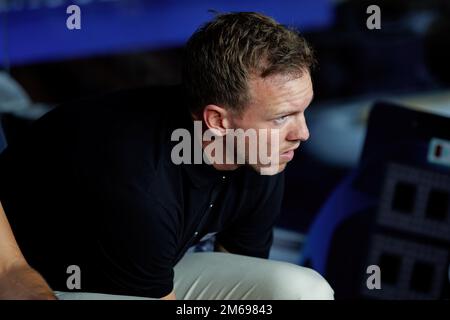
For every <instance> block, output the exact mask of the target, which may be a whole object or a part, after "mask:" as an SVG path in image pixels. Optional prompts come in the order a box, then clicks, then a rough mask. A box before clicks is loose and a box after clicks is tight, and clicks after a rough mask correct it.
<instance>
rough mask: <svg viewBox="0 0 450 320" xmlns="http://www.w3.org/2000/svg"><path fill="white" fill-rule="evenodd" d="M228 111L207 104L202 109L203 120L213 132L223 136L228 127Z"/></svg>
mask: <svg viewBox="0 0 450 320" xmlns="http://www.w3.org/2000/svg"><path fill="white" fill-rule="evenodd" d="M228 117H229V111H228V110H226V109H225V108H223V107H220V106H217V105H214V104H209V105H207V106H206V107H205V108H204V109H203V121H204V122H205V124H206V126H207V127H208V129H210V130H212V131H213V132H214V133H215V134H217V135H220V136H224V135H225V133H226V129H229V128H230V121H229V120H228Z"/></svg>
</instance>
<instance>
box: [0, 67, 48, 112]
mask: <svg viewBox="0 0 450 320" xmlns="http://www.w3.org/2000/svg"><path fill="white" fill-rule="evenodd" d="M49 110H50V107H49V106H47V105H45V104H40V103H33V102H32V101H31V99H30V97H29V96H28V94H27V93H26V92H25V90H24V89H23V88H22V87H21V86H20V85H19V83H17V81H16V80H14V79H13V78H12V77H11V76H10V75H9V74H8V73H7V72H5V71H0V113H12V114H14V115H16V116H18V117H21V118H26V119H37V118H40V117H41V116H42V115H44V114H45V113H46V112H47V111H49Z"/></svg>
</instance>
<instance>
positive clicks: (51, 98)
mask: <svg viewBox="0 0 450 320" xmlns="http://www.w3.org/2000/svg"><path fill="white" fill-rule="evenodd" d="M69 4H78V5H79V6H80V8H81V13H82V18H81V26H82V28H81V30H68V29H67V28H66V19H67V17H68V14H67V13H66V8H67V6H68V5H69ZM369 5H378V6H379V7H380V9H381V29H379V30H377V29H375V30H369V29H368V28H367V27H366V20H367V18H368V17H369V14H368V13H367V12H366V9H367V7H368V6H369ZM208 10H215V11H218V12H229V11H258V12H262V13H265V14H267V15H269V16H272V17H274V18H275V19H277V20H278V21H280V22H281V23H284V24H287V25H290V26H293V27H296V28H297V29H298V30H299V31H300V32H301V33H302V35H303V36H304V37H305V38H306V39H307V40H308V41H309V42H310V43H311V45H312V46H313V48H314V50H315V52H316V55H317V60H318V62H319V64H318V67H317V68H316V69H315V70H314V73H313V81H314V86H315V88H314V89H315V100H314V102H313V104H312V105H311V106H310V108H309V109H308V113H307V120H308V122H309V126H310V131H311V138H310V140H309V141H308V142H307V143H306V144H304V147H302V148H301V150H299V151H298V153H297V155H296V157H295V158H294V160H293V162H292V163H291V164H290V165H289V166H288V168H287V173H288V174H287V183H286V193H285V201H284V205H283V211H282V215H281V217H280V220H279V222H278V227H279V228H280V229H281V230H285V231H286V232H287V233H286V234H284V236H286V237H287V239H288V240H286V241H287V242H289V239H290V238H289V237H291V236H292V237H291V240H292V239H297V240H298V241H300V242H302V241H303V240H304V238H303V236H304V235H306V234H307V232H308V229H309V227H310V225H311V223H312V221H313V220H314V219H315V217H316V214H317V213H318V212H319V210H320V208H321V207H322V206H323V204H324V203H325V202H326V201H327V198H328V197H329V196H330V193H331V192H332V190H333V189H334V188H335V187H336V186H337V185H338V183H339V182H340V181H341V180H342V179H343V178H344V177H345V176H347V175H348V173H349V172H351V171H352V169H354V168H355V166H356V165H357V164H358V161H359V158H360V155H361V151H362V148H363V144H364V137H365V132H366V127H367V119H368V114H369V111H370V107H371V106H372V104H373V102H374V101H376V100H379V99H388V100H391V101H394V102H397V103H400V104H406V105H408V106H410V107H412V108H413V109H416V110H423V111H427V112H431V113H436V114H440V115H444V116H450V88H449V84H450V72H449V71H450V62H449V59H450V40H449V39H450V1H448V0H428V1H423V0H386V1H365V0H347V1H345V0H342V1H337V0H334V1H332V0H315V1H306V0H305V1H301V0H295V1H279V0H269V1H256V0H248V1H237V0H220V1H219V0H216V1H204V0H191V1H185V2H182V1H173V0H165V1H162V0H158V1H145V0H103V1H101V0H83V1H81V0H80V1H64V0H60V1H57V0H53V1H50V0H49V1H32V0H29V1H26V0H23V1H20V0H16V1H14V0H11V1H5V0H3V1H0V23H1V24H0V31H1V33H0V68H1V69H0V70H1V77H0V113H1V114H2V123H3V126H4V130H5V133H6V138H7V140H8V141H13V140H14V139H16V138H17V136H18V135H20V133H21V131H22V129H23V128H24V127H26V126H27V125H28V123H29V122H30V121H32V120H33V119H36V118H38V117H39V116H40V115H42V114H43V113H45V112H46V111H48V110H50V109H51V108H53V107H55V106H56V105H58V104H61V103H64V102H67V101H70V100H73V99H78V98H81V97H87V96H92V95H97V94H101V93H105V92H109V91H113V90H118V89H124V88H130V87H135V86H142V85H151V84H174V83H178V82H179V81H180V69H181V65H180V64H181V61H180V60H181V55H182V49H183V45H184V43H185V41H186V40H187V39H188V37H189V36H190V34H191V33H192V32H193V31H194V30H195V29H196V28H197V27H198V26H199V25H200V24H201V23H203V22H206V21H207V20H209V19H210V18H211V17H212V14H211V13H209V12H208ZM31 161H32V160H31ZM281 237H283V235H282V236H281ZM295 241H296V240H295ZM295 241H294V242H295ZM280 254H281V253H280ZM281 255H282V254H281ZM284 257H285V258H286V260H289V259H296V257H294V258H293V257H292V256H284Z"/></svg>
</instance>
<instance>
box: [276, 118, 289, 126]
mask: <svg viewBox="0 0 450 320" xmlns="http://www.w3.org/2000/svg"><path fill="white" fill-rule="evenodd" d="M288 117H289V116H282V117H279V118H276V119H274V120H273V122H275V124H276V125H281V124H283V123H285V122H286V120H287V119H288Z"/></svg>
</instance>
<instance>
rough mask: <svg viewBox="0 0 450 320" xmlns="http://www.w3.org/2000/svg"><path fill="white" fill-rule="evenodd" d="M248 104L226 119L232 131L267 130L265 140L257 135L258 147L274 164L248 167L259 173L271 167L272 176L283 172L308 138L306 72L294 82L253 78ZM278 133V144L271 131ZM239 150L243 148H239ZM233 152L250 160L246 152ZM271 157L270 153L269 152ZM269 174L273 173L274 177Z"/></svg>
mask: <svg viewBox="0 0 450 320" xmlns="http://www.w3.org/2000/svg"><path fill="white" fill-rule="evenodd" d="M249 89H250V96H251V102H250V104H249V105H248V106H246V108H245V110H244V111H243V112H242V114H240V115H231V116H230V118H229V120H230V123H231V125H232V126H233V128H234V129H237V128H241V129H244V130H247V129H251V128H252V129H256V130H257V131H260V130H259V129H267V131H268V132H269V134H268V139H261V136H260V135H258V142H257V148H258V150H261V147H262V144H264V146H263V147H266V148H267V149H266V150H268V151H269V152H273V153H272V154H273V155H274V156H275V157H276V156H277V161H275V162H272V164H271V165H267V164H263V163H261V162H260V161H259V157H258V162H257V163H256V164H252V163H251V162H250V165H251V166H252V167H253V168H254V169H255V170H257V171H258V172H262V171H261V170H262V169H263V168H265V169H267V168H268V167H271V171H272V172H273V173H278V172H281V171H283V170H284V168H285V167H286V164H287V163H288V162H289V161H290V160H292V158H293V157H294V150H295V149H297V148H298V147H299V145H300V143H301V142H302V141H306V140H308V138H309V131H308V127H307V125H306V119H305V110H306V108H307V107H308V106H309V104H310V103H311V101H312V99H313V87H312V82H311V77H310V74H309V72H305V73H304V74H303V75H302V77H300V78H297V79H292V78H288V77H286V76H282V75H275V76H271V77H268V78H265V79H262V78H258V79H252V80H250V82H249ZM274 129H276V131H278V137H279V139H278V144H277V143H274V141H272V139H270V137H271V134H270V133H271V132H272V130H274ZM240 149H242V148H240ZM240 149H239V148H238V149H237V150H236V153H237V154H238V155H239V154H240V153H242V152H244V153H245V154H241V156H242V157H245V159H246V163H249V162H248V159H249V152H255V150H252V149H251V148H250V149H249V148H248V146H247V147H246V148H245V150H240ZM269 154H270V153H269ZM273 173H272V174H273Z"/></svg>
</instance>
